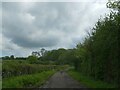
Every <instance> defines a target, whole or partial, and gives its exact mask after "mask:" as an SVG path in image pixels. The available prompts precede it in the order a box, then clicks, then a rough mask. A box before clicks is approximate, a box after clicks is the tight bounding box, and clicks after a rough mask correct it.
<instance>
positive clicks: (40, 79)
mask: <svg viewBox="0 0 120 90" xmlns="http://www.w3.org/2000/svg"><path fill="white" fill-rule="evenodd" d="M54 73H55V71H45V72H41V73H37V74H32V75H23V76H17V77H12V78H6V79H3V82H2V86H3V88H24V87H32V88H33V87H40V86H41V85H42V84H43V83H45V81H46V80H47V79H48V78H49V77H50V76H51V75H53V74H54Z"/></svg>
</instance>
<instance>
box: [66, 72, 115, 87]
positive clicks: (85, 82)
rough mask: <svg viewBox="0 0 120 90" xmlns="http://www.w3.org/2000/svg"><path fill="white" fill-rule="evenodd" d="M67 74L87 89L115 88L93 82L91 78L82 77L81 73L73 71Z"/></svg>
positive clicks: (104, 83) (101, 82)
mask: <svg viewBox="0 0 120 90" xmlns="http://www.w3.org/2000/svg"><path fill="white" fill-rule="evenodd" d="M68 74H69V75H70V76H71V77H72V78H74V79H76V80H77V81H79V82H80V83H81V84H83V85H84V86H86V87H88V88H115V86H114V85H111V84H108V83H106V82H103V81H96V80H93V79H92V78H90V77H88V76H84V75H82V74H81V73H79V72H77V71H74V70H69V71H68Z"/></svg>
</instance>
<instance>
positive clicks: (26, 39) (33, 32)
mask: <svg viewBox="0 0 120 90" xmlns="http://www.w3.org/2000/svg"><path fill="white" fill-rule="evenodd" d="M108 12H109V11H108V10H107V9H106V6H105V3H99V2H95V1H94V0H93V2H88V3H87V2H26V3H25V2H3V3H2V24H3V27H2V30H3V31H2V34H3V37H4V38H3V41H2V43H4V47H3V48H2V49H3V52H4V53H6V49H7V50H8V51H9V52H11V51H12V53H16V55H20V52H21V51H22V50H26V52H25V55H26V53H28V52H30V51H32V50H34V49H36V50H37V49H39V48H42V47H45V48H47V49H55V48H59V47H64V48H73V47H75V45H76V43H79V42H82V41H83V38H84V37H85V36H86V30H89V29H90V28H92V27H93V26H94V24H95V22H96V21H97V20H98V18H99V17H100V15H104V14H105V13H108ZM18 52H19V53H18ZM21 55H23V54H21Z"/></svg>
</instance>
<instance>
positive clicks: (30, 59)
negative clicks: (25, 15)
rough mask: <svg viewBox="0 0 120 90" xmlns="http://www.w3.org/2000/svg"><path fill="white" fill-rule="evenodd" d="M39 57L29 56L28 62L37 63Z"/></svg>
mask: <svg viewBox="0 0 120 90" xmlns="http://www.w3.org/2000/svg"><path fill="white" fill-rule="evenodd" d="M37 60H38V58H37V57H36V56H28V62H29V63H30V64H34V63H37Z"/></svg>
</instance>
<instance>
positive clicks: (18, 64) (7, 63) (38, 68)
mask: <svg viewBox="0 0 120 90" xmlns="http://www.w3.org/2000/svg"><path fill="white" fill-rule="evenodd" d="M2 66H3V67H2V73H3V74H2V77H3V78H8V77H13V76H20V75H25V74H33V73H40V72H43V71H48V70H53V69H57V68H58V67H59V66H57V65H41V64H29V63H28V62H27V61H19V60H18V61H17V60H4V61H3V63H2Z"/></svg>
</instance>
